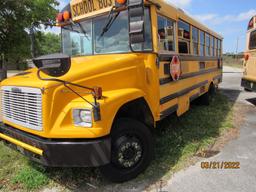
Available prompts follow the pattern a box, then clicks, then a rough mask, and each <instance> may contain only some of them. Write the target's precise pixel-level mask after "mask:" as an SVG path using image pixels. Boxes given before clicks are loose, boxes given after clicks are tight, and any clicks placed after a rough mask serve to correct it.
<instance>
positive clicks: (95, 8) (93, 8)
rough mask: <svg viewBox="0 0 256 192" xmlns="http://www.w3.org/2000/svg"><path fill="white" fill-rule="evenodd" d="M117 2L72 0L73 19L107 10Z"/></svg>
mask: <svg viewBox="0 0 256 192" xmlns="http://www.w3.org/2000/svg"><path fill="white" fill-rule="evenodd" d="M114 4H115V1H114V0H75V1H72V2H71V4H70V6H71V12H72V18H73V20H80V19H82V18H85V17H90V16H92V15H95V14H100V13H104V12H107V11H109V10H110V9H111V7H112V6H113V5H114Z"/></svg>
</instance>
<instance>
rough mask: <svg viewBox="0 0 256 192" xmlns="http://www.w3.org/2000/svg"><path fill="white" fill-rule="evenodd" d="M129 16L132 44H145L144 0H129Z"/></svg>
mask: <svg viewBox="0 0 256 192" xmlns="http://www.w3.org/2000/svg"><path fill="white" fill-rule="evenodd" d="M128 15H129V16H128V17H129V35H130V43H131V44H138V43H144V42H145V26H144V25H145V22H144V0H128Z"/></svg>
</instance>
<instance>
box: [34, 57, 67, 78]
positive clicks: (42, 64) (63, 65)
mask: <svg viewBox="0 0 256 192" xmlns="http://www.w3.org/2000/svg"><path fill="white" fill-rule="evenodd" d="M33 63H34V64H35V66H36V67H37V68H38V69H39V70H40V71H42V72H44V73H46V74H47V75H49V76H52V77H60V76H63V75H65V74H66V73H67V72H68V71H69V69H70V67H71V58H70V57H69V56H68V55H64V54H62V53H56V54H51V55H44V56H41V57H38V58H35V59H33Z"/></svg>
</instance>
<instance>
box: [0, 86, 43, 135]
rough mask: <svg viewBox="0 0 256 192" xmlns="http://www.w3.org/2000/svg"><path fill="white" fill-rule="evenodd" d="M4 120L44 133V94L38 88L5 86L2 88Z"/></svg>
mask: <svg viewBox="0 0 256 192" xmlns="http://www.w3.org/2000/svg"><path fill="white" fill-rule="evenodd" d="M1 97H2V98H1V99H2V113H3V119H4V120H7V121H9V122H12V123H14V124H17V125H20V126H23V127H26V128H30V129H33V130H37V131H42V129H43V125H42V93H41V90H40V89H38V88H29V87H13V86H5V87H2V88H1Z"/></svg>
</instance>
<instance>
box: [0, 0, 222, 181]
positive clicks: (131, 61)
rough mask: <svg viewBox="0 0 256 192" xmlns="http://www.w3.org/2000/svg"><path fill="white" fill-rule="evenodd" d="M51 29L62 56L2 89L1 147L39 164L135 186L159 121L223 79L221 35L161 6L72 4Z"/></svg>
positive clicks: (138, 1) (106, 0)
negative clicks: (97, 172)
mask: <svg viewBox="0 0 256 192" xmlns="http://www.w3.org/2000/svg"><path fill="white" fill-rule="evenodd" d="M57 21H58V23H57V25H58V26H60V27H61V28H62V32H61V36H62V53H59V54H51V55H45V56H41V57H38V58H35V59H34V63H35V65H36V66H37V69H36V68H35V69H31V70H28V71H26V72H23V73H21V74H18V75H16V76H14V77H12V78H9V79H7V80H5V81H3V82H1V106H2V114H3V115H2V116H3V122H2V123H1V126H0V139H1V140H2V141H3V142H4V143H5V144H7V145H9V146H10V147H13V148H15V149H16V150H18V151H20V152H21V153H23V154H24V155H27V156H28V157H30V158H31V159H33V160H35V161H37V162H39V163H41V164H43V165H45V166H53V167H98V166H100V167H101V171H102V173H103V174H104V175H105V176H106V177H107V178H108V179H110V180H112V181H116V182H123V181H126V180H129V179H132V178H134V177H136V176H137V175H138V174H140V173H141V172H143V171H144V170H145V169H146V168H147V167H148V165H149V163H150V161H151V159H152V156H153V148H154V145H153V144H154V142H153V135H152V129H153V128H155V127H156V122H158V121H160V120H162V119H164V118H166V117H168V115H170V114H172V113H176V114H177V115H178V116H180V115H182V114H184V113H186V112H187V111H188V110H189V108H190V103H191V102H192V101H193V100H195V99H197V98H198V99H200V100H201V101H202V102H203V103H208V102H209V96H210V93H212V92H214V91H215V89H216V88H217V86H218V84H219V83H220V82H221V80H222V59H221V55H222V54H221V50H222V48H221V40H222V37H221V36H219V35H218V34H216V33H214V32H213V31H211V30H209V29H208V28H206V27H204V26H203V25H201V24H200V23H198V22H196V21H195V20H193V19H192V18H190V17H189V16H187V15H186V14H184V13H183V12H182V11H180V10H179V9H176V8H174V7H173V6H170V5H168V4H167V3H166V2H165V1H145V2H144V1H142V0H129V1H122V0H117V1H115V2H114V1H112V0H103V1H89V0H88V1H85V0H83V1H82V0H73V1H71V3H70V5H69V6H67V7H66V8H65V9H64V10H63V12H62V13H60V14H58V16H57Z"/></svg>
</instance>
